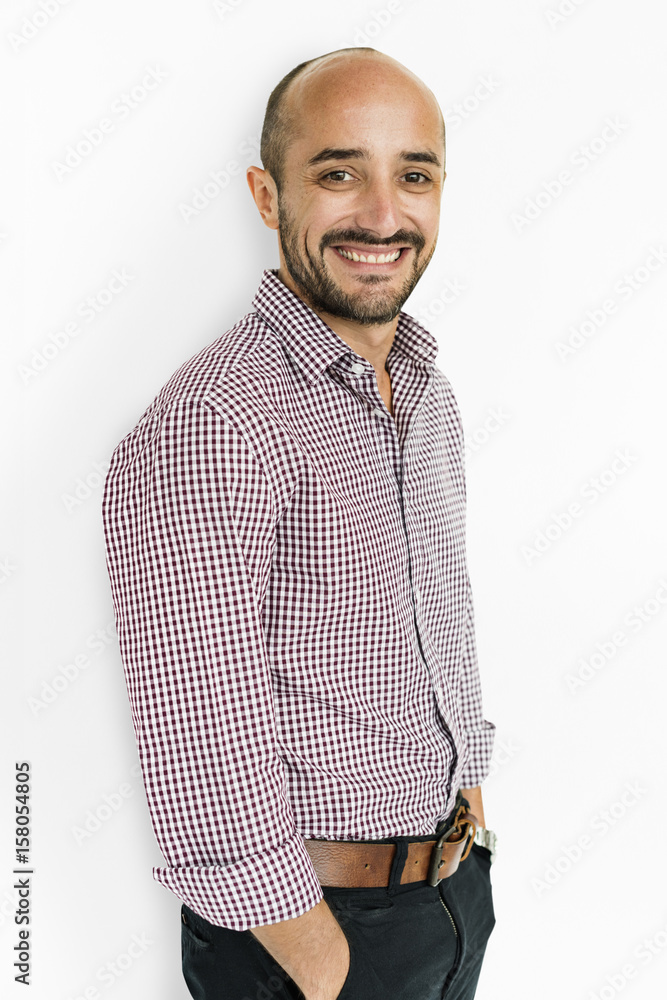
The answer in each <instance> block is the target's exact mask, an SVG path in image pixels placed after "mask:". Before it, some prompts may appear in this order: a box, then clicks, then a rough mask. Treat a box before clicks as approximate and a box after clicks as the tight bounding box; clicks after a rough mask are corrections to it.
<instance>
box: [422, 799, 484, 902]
mask: <svg viewBox="0 0 667 1000" xmlns="http://www.w3.org/2000/svg"><path fill="white" fill-rule="evenodd" d="M467 811H468V803H467V802H465V801H464V802H463V803H461V805H459V807H458V809H457V810H456V815H455V816H454V819H453V821H452V823H450V825H449V826H447V827H446V828H445V829H444V830H443V832H442V833H441V834H440V836H439V837H438V839H437V840H436V842H435V844H434V845H433V848H432V850H431V858H430V861H429V865H428V874H427V876H426V881H427V882H428V884H429V885H433V886H436V885H439V884H440V883H441V882H442V877H440V878H438V871H439V869H440V867H441V865H442V851H443V848H444V846H445V842H446V841H447V840H448V838H449V837H451V835H452V834H453V833H455V832H456V831H457V829H458V826H459V820H460V819H461V816H462V815H463V814H464V813H466V812H467ZM466 826H468V832H470V824H468V823H466ZM473 836H474V827H473ZM470 847H471V844H468V847H467V849H466V851H465V852H464V854H463V857H462V860H463V859H464V858H466V857H467V856H468V851H469V850H470Z"/></svg>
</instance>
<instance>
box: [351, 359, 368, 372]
mask: <svg viewBox="0 0 667 1000" xmlns="http://www.w3.org/2000/svg"><path fill="white" fill-rule="evenodd" d="M350 371H351V372H354V374H355V375H363V374H364V372H365V371H366V365H361V364H359V362H358V361H355V363H354V364H353V365H350Z"/></svg>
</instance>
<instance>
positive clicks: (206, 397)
mask: <svg viewBox="0 0 667 1000" xmlns="http://www.w3.org/2000/svg"><path fill="white" fill-rule="evenodd" d="M285 364H286V359H285V356H284V353H283V351H282V350H281V347H280V342H279V340H278V338H277V337H276V336H275V335H274V333H273V331H272V330H271V328H270V327H269V325H268V324H267V323H266V322H265V320H263V319H262V317H261V316H259V315H258V314H257V313H255V312H249V313H247V314H246V315H245V316H243V317H242V318H241V319H239V320H238V322H237V323H235V324H234V326H232V327H230V329H229V330H227V331H226V332H225V333H223V334H222V336H220V337H218V338H217V339H216V340H214V341H212V343H210V344H208V345H207V346H206V347H204V348H202V349H201V350H200V351H198V352H197V353H196V354H194V355H193V356H192V357H191V358H189V359H188V360H187V361H185V362H184V363H183V364H182V365H181V366H180V367H179V368H178V369H177V370H176V371H175V372H174V373H173V375H172V376H171V377H170V378H169V379H168V380H167V382H166V383H165V384H164V385H163V387H162V388H161V389H160V391H159V392H158V393H157V395H156V396H155V398H154V399H153V400H152V402H151V403H150V404H149V406H148V407H147V408H146V410H145V411H144V412H143V414H142V415H141V416H140V418H139V420H138V421H137V423H136V425H135V426H134V427H133V428H132V429H131V430H130V431H129V432H128V434H126V435H125V437H124V438H123V441H122V442H121V444H123V443H124V442H128V441H129V440H131V439H133V438H137V437H143V436H144V435H145V433H146V431H147V430H148V428H149V427H151V428H155V427H156V424H160V423H161V422H162V421H163V420H164V419H165V418H167V417H168V416H169V415H170V414H173V412H174V411H175V410H180V411H183V410H186V411H189V412H196V411H198V410H200V411H203V412H206V411H209V412H210V411H213V412H215V413H216V414H217V415H218V416H220V417H221V418H225V417H226V418H228V419H229V420H230V421H231V422H232V423H236V422H237V421H238V420H239V419H240V417H241V416H242V415H243V414H244V413H245V414H246V415H248V416H250V415H251V411H252V409H253V405H254V403H255V401H256V400H258V399H259V398H260V397H261V396H262V390H263V387H265V386H266V385H267V384H270V383H271V382H272V381H275V379H276V377H278V376H279V372H280V369H281V368H283V367H284V365H285ZM119 447H120V445H119Z"/></svg>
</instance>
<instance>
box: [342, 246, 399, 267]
mask: <svg viewBox="0 0 667 1000" xmlns="http://www.w3.org/2000/svg"><path fill="white" fill-rule="evenodd" d="M331 249H332V250H335V251H336V253H337V254H338V256H339V257H342V258H343V260H346V261H349V262H350V263H351V264H358V265H362V266H363V265H366V266H367V268H368V267H369V266H370V268H378V267H380V268H382V269H383V270H386V269H387V268H388V267H390V266H391V265H392V264H396V263H397V262H398V261H400V260H402V259H403V258H404V257H405V256H406V255H407V253H408V251H409V250H410V249H411V248H410V247H378V248H377V249H373V248H372V247H368V246H365V247H358V246H352V245H351V244H347V243H346V244H343V245H341V246H334V247H332V248H331Z"/></svg>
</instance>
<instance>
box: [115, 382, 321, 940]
mask: <svg viewBox="0 0 667 1000" xmlns="http://www.w3.org/2000/svg"><path fill="white" fill-rule="evenodd" d="M278 516H279V512H278V511H277V509H276V503H275V499H274V496H273V494H272V491H271V488H270V484H269V483H268V481H267V479H266V476H265V474H264V471H263V469H262V466H261V464H260V463H259V461H258V460H257V458H256V457H255V455H254V454H253V452H252V450H251V449H250V447H249V446H248V445H247V443H246V441H245V438H244V437H243V435H242V434H241V433H240V432H239V431H238V430H237V429H235V428H234V427H233V426H231V425H230V423H229V422H227V421H226V420H224V419H223V418H222V417H221V416H220V415H219V414H218V413H216V412H215V411H214V410H213V409H212V407H209V406H208V405H207V404H206V403H197V402H192V401H185V402H183V401H181V402H178V403H176V404H172V405H171V406H170V407H168V408H167V409H166V410H164V411H163V412H161V413H159V412H158V413H156V414H153V415H152V416H145V419H144V421H143V422H140V424H139V426H138V428H136V429H135V431H134V432H133V433H132V434H130V435H128V437H127V438H126V439H125V440H124V441H122V442H121V444H120V445H119V446H118V448H117V449H116V451H115V452H114V454H113V456H112V460H111V465H110V469H109V472H108V474H107V479H106V483H105V488H104V499H103V519H104V530H105V539H106V546H107V566H108V570H109V576H110V580H111V589H112V596H113V601H114V610H115V615H116V626H117V631H118V637H119V644H120V650H121V657H122V661H123V667H124V671H125V678H126V682H127V688H128V694H129V699H130V705H131V709H132V719H133V725H134V731H135V736H136V741H137V746H138V750H139V757H140V761H141V767H142V772H143V779H144V784H145V787H146V794H147V798H148V805H149V809H150V813H151V820H152V824H153V829H154V832H155V836H156V839H157V841H158V844H159V847H160V850H161V852H162V854H163V856H164V858H165V860H166V862H167V865H166V867H158V868H154V869H153V876H154V878H155V879H156V880H157V881H158V882H160V883H162V885H164V886H166V887H167V888H169V889H171V891H172V892H174V893H175V894H176V896H178V897H179V898H180V899H181V900H183V901H184V902H185V903H186V904H187V905H188V906H189V907H190V908H191V909H193V910H194V911H195V912H196V913H199V914H200V915H201V916H203V917H204V918H205V919H207V920H209V921H210V922H211V923H213V924H216V925H218V926H223V927H229V928H231V929H233V930H246V929H247V928H248V927H254V926H260V925H263V924H270V923H275V922H277V921H280V920H286V919H289V918H292V917H297V916H300V915H301V914H303V913H305V912H306V911H307V910H309V909H311V908H312V907H313V906H314V905H315V904H316V903H317V902H319V900H320V899H322V898H323V893H322V889H321V886H320V883H319V881H318V879H317V876H316V874H315V870H314V868H313V865H312V862H311V860H310V856H309V855H308V853H307V851H306V848H305V845H304V842H303V838H302V837H301V836H300V835H299V834H298V832H297V830H296V828H295V823H294V817H293V814H292V811H291V808H290V804H289V802H288V799H287V796H286V784H285V775H284V770H283V763H282V761H281V758H280V754H279V747H278V745H277V740H276V726H275V718H274V707H273V693H272V687H271V675H270V666H269V662H268V659H267V650H266V645H265V640H264V633H263V627H262V604H263V599H264V595H265V592H266V586H267V579H268V575H269V572H270V564H271V559H272V554H273V549H274V545H275V526H276V519H277V517H278Z"/></svg>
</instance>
